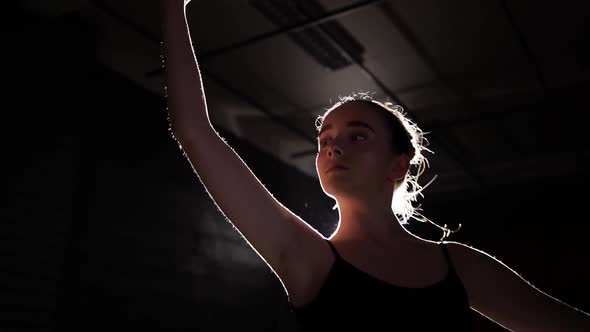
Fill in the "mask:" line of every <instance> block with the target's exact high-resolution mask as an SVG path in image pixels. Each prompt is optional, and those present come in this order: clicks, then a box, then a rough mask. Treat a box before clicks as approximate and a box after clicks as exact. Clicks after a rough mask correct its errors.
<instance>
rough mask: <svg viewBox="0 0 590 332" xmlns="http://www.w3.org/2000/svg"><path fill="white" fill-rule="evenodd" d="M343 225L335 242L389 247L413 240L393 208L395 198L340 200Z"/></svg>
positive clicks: (335, 237)
mask: <svg viewBox="0 0 590 332" xmlns="http://www.w3.org/2000/svg"><path fill="white" fill-rule="evenodd" d="M338 206H339V214H340V222H339V225H338V229H337V230H336V233H335V234H334V236H333V239H335V240H338V241H353V242H361V243H369V244H370V243H372V244H375V245H377V246H388V245H391V244H395V243H399V242H401V241H405V240H408V239H411V238H413V236H412V235H411V234H410V233H408V232H407V231H406V230H405V229H404V228H403V226H402V225H401V224H400V223H399V221H398V219H397V217H396V216H395V214H394V213H393V211H392V209H391V199H389V200H388V199H375V198H372V199H366V200H362V199H358V198H339V199H338Z"/></svg>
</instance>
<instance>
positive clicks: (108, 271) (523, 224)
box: [0, 15, 590, 331]
mask: <svg viewBox="0 0 590 332" xmlns="http://www.w3.org/2000/svg"><path fill="white" fill-rule="evenodd" d="M22 18H23V20H20V21H19V22H20V23H19V24H16V25H14V26H12V28H13V29H14V30H13V31H14V33H13V34H12V35H11V37H10V38H9V39H8V40H7V45H11V46H10V47H11V52H7V53H8V54H5V55H4V56H8V60H7V61H5V63H7V64H8V66H7V67H8V68H7V71H8V72H7V74H6V76H5V79H6V81H7V82H10V83H11V84H10V86H9V88H8V89H4V90H2V93H3V97H4V101H5V105H4V109H5V110H6V113H5V114H7V121H6V122H5V125H4V128H5V129H6V130H5V131H4V134H5V135H6V136H7V137H6V139H5V140H4V142H5V144H6V148H5V149H4V153H5V158H4V164H5V166H7V168H8V170H7V172H6V173H5V175H6V177H7V180H6V183H8V186H7V187H6V188H7V189H8V190H7V194H8V197H9V198H10V200H9V201H8V204H7V206H6V210H5V212H4V213H3V218H2V219H3V223H2V231H1V232H0V239H1V241H2V245H1V247H0V250H1V252H2V256H1V257H2V262H1V264H0V294H1V296H0V327H5V328H14V330H21V329H24V328H26V327H35V328H38V329H39V330H52V329H54V328H57V329H59V330H66V329H79V328H80V326H82V327H83V328H84V329H85V330H104V328H105V327H109V328H113V327H115V326H142V327H151V328H160V329H176V328H177V329H181V328H195V329H198V328H202V327H203V326H215V328H217V329H221V330H224V328H233V327H237V328H241V329H245V330H250V329H256V330H259V331H262V330H264V331H276V330H282V331H287V330H291V329H293V325H292V320H291V316H290V315H289V313H288V310H287V307H286V302H285V301H286V299H285V295H284V293H283V289H282V286H281V285H280V283H279V282H278V280H277V279H276V278H275V276H274V275H273V274H272V273H271V271H270V269H269V268H268V267H267V266H266V265H265V264H264V263H263V261H262V260H261V259H260V258H259V257H258V256H257V255H256V254H255V253H254V252H253V251H252V250H251V249H250V248H249V247H248V245H247V244H246V242H245V241H244V240H243V239H242V238H241V237H240V236H239V234H238V232H237V231H236V230H235V229H233V228H232V226H231V225H230V224H229V223H228V222H227V221H225V220H224V218H223V216H222V215H221V213H220V212H219V211H218V210H217V208H216V206H215V205H214V204H213V202H212V201H211V199H210V198H209V196H208V195H207V193H206V192H205V190H204V188H203V186H202V185H201V183H200V182H199V180H198V177H197V176H196V175H195V174H194V173H193V171H192V169H191V168H190V165H189V164H188V162H187V161H186V160H185V159H184V157H183V156H182V153H181V151H180V150H179V148H178V146H177V144H176V143H175V142H174V141H173V140H172V138H171V136H170V134H169V132H168V128H167V121H166V114H165V102H164V100H162V99H160V98H158V97H156V96H154V95H152V94H150V93H148V92H146V91H144V90H142V89H140V88H138V87H137V86H135V85H133V84H132V83H131V82H128V81H126V80H125V79H123V78H122V77H120V76H118V75H117V74H116V73H112V72H109V71H108V70H105V69H104V68H102V67H101V66H99V65H97V64H96V63H95V62H94V61H93V56H92V52H93V50H92V48H91V45H92V30H91V29H90V28H88V27H86V26H85V24H84V22H79V21H77V20H76V19H75V18H73V17H65V18H63V19H61V20H58V21H54V22H47V21H43V19H41V18H35V17H31V16H26V15H23V16H22ZM310 125H312V124H310ZM219 129H221V128H219ZM222 135H223V136H224V137H225V138H226V139H227V140H228V142H229V144H230V145H231V146H232V147H233V148H234V149H235V150H236V151H237V152H238V153H239V154H240V156H242V158H243V159H244V160H245V161H246V163H247V164H248V165H249V166H250V167H251V168H252V169H253V171H254V172H255V173H256V175H257V176H258V177H259V178H260V179H261V181H262V182H263V183H264V184H265V185H266V186H267V188H268V189H269V190H270V191H271V192H272V193H273V194H274V195H275V197H277V199H279V200H280V201H281V202H282V203H283V204H285V205H286V206H287V207H289V208H290V209H291V210H293V211H294V212H295V213H297V214H298V215H300V216H301V217H302V218H303V219H305V220H308V221H309V222H310V223H312V225H313V226H314V227H316V228H317V229H319V230H320V231H321V232H322V233H324V234H325V235H328V234H329V232H330V230H331V229H332V228H333V227H334V224H333V222H334V221H335V220H336V217H337V215H336V212H335V211H333V210H331V207H332V205H333V202H332V201H331V200H330V199H328V198H327V197H326V196H324V195H323V193H322V192H321V188H320V186H319V184H318V183H317V182H315V181H314V180H312V179H310V178H308V177H306V176H304V175H302V174H301V173H299V172H298V171H296V170H295V169H293V168H290V167H287V166H285V165H283V164H282V163H280V162H279V161H277V160H276V159H274V158H272V157H270V156H268V155H266V154H264V153H262V152H260V151H258V150H257V149H255V148H253V147H252V146H250V145H248V144H247V143H246V142H243V141H240V140H239V139H236V138H235V137H232V136H231V135H229V134H228V133H225V132H222ZM563 180H564V179H562V178H560V177H559V176H556V177H555V178H552V179H546V181H540V182H535V183H527V184H523V185H522V186H517V187H501V188H490V189H489V190H488V191H486V192H485V193H481V192H463V193H456V194H447V195H438V196H434V195H433V196H427V197H426V198H425V199H424V209H425V213H426V215H427V216H429V217H431V218H432V219H433V220H434V221H435V222H437V223H439V224H441V225H442V224H444V223H448V224H450V225H454V224H455V223H456V222H461V223H463V229H462V230H461V231H460V232H459V233H457V234H455V235H453V236H452V238H451V239H454V240H457V241H462V242H465V243H468V244H471V245H474V246H476V247H477V248H480V249H483V250H485V251H487V252H490V253H492V254H493V255H495V256H497V258H499V259H501V260H502V261H504V262H505V263H507V264H508V265H509V266H511V267H513V268H515V269H516V270H517V271H519V272H520V273H522V274H523V276H524V277H526V278H528V279H529V281H531V282H533V284H535V285H537V286H539V287H540V288H542V289H544V290H545V291H547V292H549V294H552V295H554V296H557V297H558V298H560V299H562V300H565V301H566V302H568V303H570V304H572V305H575V306H578V307H580V308H581V309H584V310H585V311H588V310H590V302H589V301H588V298H590V297H589V295H590V294H589V292H588V287H587V286H586V285H585V282H586V281H587V280H589V279H590V278H589V277H590V276H589V275H588V272H586V270H585V261H586V260H587V257H588V249H587V245H586V243H585V242H584V239H585V237H586V233H585V232H583V231H585V229H586V227H585V223H586V222H587V221H586V218H585V217H584V214H583V211H584V210H585V207H586V205H585V202H584V197H585V195H583V194H581V195H574V194H573V193H571V194H570V191H571V190H572V189H571V188H572V187H571V186H569V184H570V183H565V184H568V186H565V187H564V186H563V185H564V182H563ZM584 184H587V180H580V181H578V183H577V186H578V187H580V188H584V186H583V185H584ZM434 185H436V183H435V184H434ZM423 226H424V225H413V226H411V227H410V229H414V230H415V231H416V232H417V233H419V234H421V235H423V236H425V237H429V238H433V239H436V238H438V237H439V236H440V233H439V232H436V229H434V228H432V227H431V226H424V227H423ZM480 324H481V326H482V329H481V330H489V331H492V330H501V329H498V328H497V327H496V328H494V327H493V325H492V324H490V323H489V322H488V323H486V322H485V321H483V320H482V321H481V322H480ZM486 328H487V329H486Z"/></svg>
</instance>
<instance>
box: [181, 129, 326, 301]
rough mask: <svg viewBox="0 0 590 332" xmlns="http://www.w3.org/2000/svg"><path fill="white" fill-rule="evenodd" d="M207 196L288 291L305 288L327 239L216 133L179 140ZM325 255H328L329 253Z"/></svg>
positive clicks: (198, 134) (207, 131)
mask: <svg viewBox="0 0 590 332" xmlns="http://www.w3.org/2000/svg"><path fill="white" fill-rule="evenodd" d="M179 142H180V143H181V145H182V148H183V150H184V151H185V153H186V155H187V157H188V158H189V161H190V163H191V165H192V167H193V169H194V170H195V172H196V173H197V174H198V176H199V178H200V180H201V182H202V183H203V185H204V186H205V188H206V190H207V192H208V193H209V195H210V196H211V198H212V199H213V201H214V202H215V204H216V205H217V206H218V208H219V209H220V210H221V211H222V212H223V214H224V215H225V216H226V217H227V219H228V220H229V221H230V222H231V223H232V224H233V225H234V226H235V227H236V228H237V230H238V231H239V232H240V233H241V235H242V236H243V237H244V238H245V239H246V241H247V242H248V244H249V245H250V246H252V247H253V249H254V250H255V251H256V252H257V253H258V255H259V256H261V258H262V259H263V260H264V261H265V262H266V263H267V264H268V265H269V266H270V267H271V268H272V269H273V271H274V272H275V273H276V274H277V275H278V277H279V278H280V279H281V281H282V282H283V284H284V286H285V287H286V288H287V289H288V290H294V289H299V288H301V287H302V286H301V284H302V283H304V282H305V280H303V278H304V277H306V276H308V275H309V273H308V272H309V271H308V270H311V269H312V268H313V262H312V260H314V259H316V258H315V257H314V253H315V254H316V255H317V253H318V252H322V249H325V248H323V246H325V243H322V242H323V237H322V236H321V235H320V234H319V233H318V232H317V231H316V230H315V229H313V228H311V227H310V226H309V225H308V224H307V223H306V222H305V221H303V220H302V219H301V218H299V217H298V216H297V215H295V214H294V213H292V212H291V211H290V210H289V209H287V208H286V207H285V206H283V204H281V203H280V202H279V201H278V200H276V199H275V198H274V197H273V195H272V194H271V193H270V192H269V191H268V190H267V189H266V188H265V187H264V185H263V184H262V183H261V182H260V181H259V180H258V178H257V177H256V176H255V175H254V173H253V172H252V171H251V170H250V169H249V168H248V166H247V165H246V164H245V163H244V162H243V161H242V159H241V158H240V157H239V156H238V155H237V154H236V153H235V152H234V150H233V149H232V148H231V147H230V146H229V145H228V144H227V143H225V142H224V141H223V140H222V139H221V138H220V137H219V135H218V134H217V133H216V132H215V131H214V130H213V129H211V130H208V129H207V130H201V131H200V132H199V133H194V134H192V135H190V136H187V135H184V136H182V139H179ZM324 251H325V250H324Z"/></svg>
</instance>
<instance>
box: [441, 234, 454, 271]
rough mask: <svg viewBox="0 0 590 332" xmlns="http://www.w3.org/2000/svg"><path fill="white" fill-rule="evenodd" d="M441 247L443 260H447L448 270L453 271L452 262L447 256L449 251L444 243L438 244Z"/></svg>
mask: <svg viewBox="0 0 590 332" xmlns="http://www.w3.org/2000/svg"><path fill="white" fill-rule="evenodd" d="M440 245H441V247H442V251H443V254H444V255H445V259H446V260H447V264H449V268H450V269H451V270H453V271H455V267H454V266H453V262H452V261H451V256H450V255H449V249H448V248H447V244H446V243H445V242H444V241H441V242H440Z"/></svg>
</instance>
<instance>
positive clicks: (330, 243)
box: [326, 239, 340, 259]
mask: <svg viewBox="0 0 590 332" xmlns="http://www.w3.org/2000/svg"><path fill="white" fill-rule="evenodd" d="M326 243H327V244H328V245H329V246H330V249H331V250H332V253H334V256H335V257H336V258H338V259H340V255H339V254H338V250H336V247H335V246H334V244H333V243H332V242H331V241H330V240H328V239H326Z"/></svg>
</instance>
